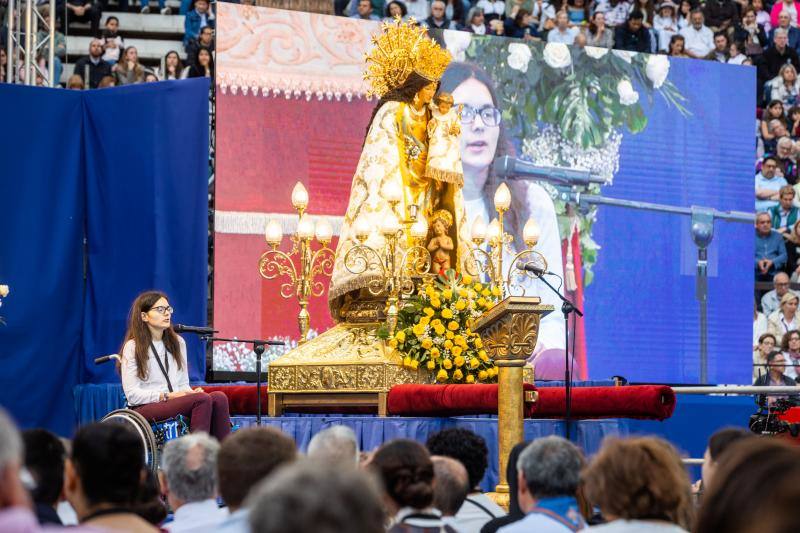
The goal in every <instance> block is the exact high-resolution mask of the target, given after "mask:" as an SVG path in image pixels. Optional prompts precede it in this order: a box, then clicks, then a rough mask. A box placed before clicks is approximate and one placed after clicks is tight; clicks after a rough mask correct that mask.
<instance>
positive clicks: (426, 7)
mask: <svg viewBox="0 0 800 533" xmlns="http://www.w3.org/2000/svg"><path fill="white" fill-rule="evenodd" d="M405 3H406V9H408V16H409V17H414V20H417V21H420V20H425V19H426V18H428V16H429V15H430V14H431V7H430V2H429V1H428V0H405Z"/></svg>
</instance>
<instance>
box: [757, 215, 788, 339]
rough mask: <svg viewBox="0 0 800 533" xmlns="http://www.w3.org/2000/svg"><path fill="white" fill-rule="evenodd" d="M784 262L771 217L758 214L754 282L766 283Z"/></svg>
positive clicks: (779, 269)
mask: <svg viewBox="0 0 800 533" xmlns="http://www.w3.org/2000/svg"><path fill="white" fill-rule="evenodd" d="M786 260H787V253H786V244H785V243H784V239H783V237H782V236H781V234H780V233H778V232H777V231H775V230H773V229H772V217H771V216H770V214H769V213H767V212H764V211H761V212H759V213H758V214H757V215H756V253H755V271H756V280H757V281H768V280H769V279H771V278H772V277H773V276H774V275H775V273H777V272H779V271H781V270H782V269H783V267H784V266H785V265H786ZM781 301H783V300H781ZM781 334H783V332H781Z"/></svg>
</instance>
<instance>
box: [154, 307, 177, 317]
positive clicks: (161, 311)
mask: <svg viewBox="0 0 800 533" xmlns="http://www.w3.org/2000/svg"><path fill="white" fill-rule="evenodd" d="M150 311H156V312H158V313H159V314H162V315H166V314H167V313H169V314H172V313H173V312H174V311H175V309H173V308H172V306H171V305H170V306H169V307H164V306H163V305H159V306H158V307H151V308H150Z"/></svg>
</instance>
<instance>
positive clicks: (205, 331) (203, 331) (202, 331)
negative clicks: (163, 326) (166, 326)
mask: <svg viewBox="0 0 800 533" xmlns="http://www.w3.org/2000/svg"><path fill="white" fill-rule="evenodd" d="M172 329H174V330H175V333H196V334H197V335H213V334H214V333H216V332H217V330H216V329H214V328H209V327H205V326H184V325H183V324H175V325H174V326H172Z"/></svg>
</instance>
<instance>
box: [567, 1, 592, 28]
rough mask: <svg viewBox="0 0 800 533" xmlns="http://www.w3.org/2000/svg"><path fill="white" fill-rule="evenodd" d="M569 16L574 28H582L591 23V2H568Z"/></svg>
mask: <svg viewBox="0 0 800 533" xmlns="http://www.w3.org/2000/svg"><path fill="white" fill-rule="evenodd" d="M567 16H568V17H569V23H570V25H572V26H580V25H581V24H584V23H586V22H588V21H589V2H587V1H586V0H567Z"/></svg>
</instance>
